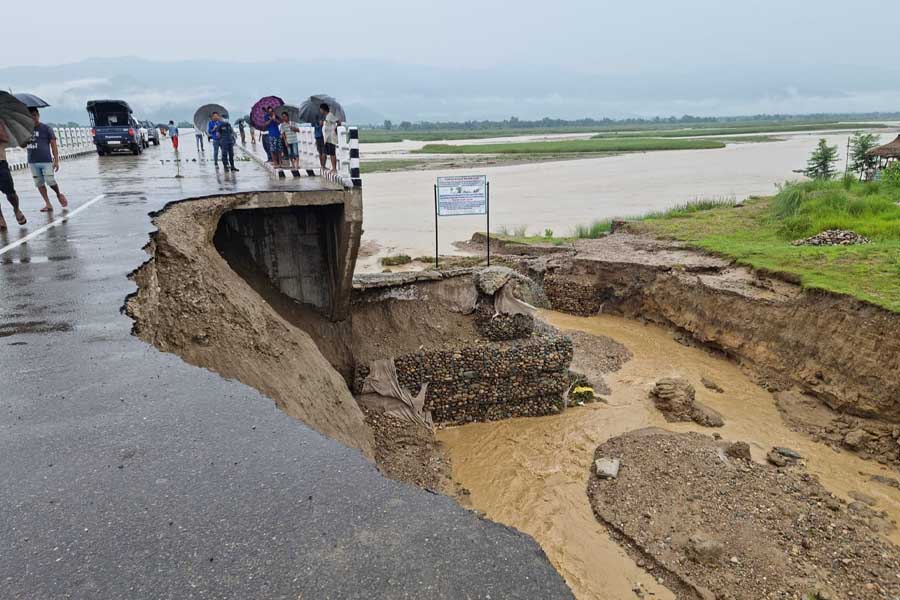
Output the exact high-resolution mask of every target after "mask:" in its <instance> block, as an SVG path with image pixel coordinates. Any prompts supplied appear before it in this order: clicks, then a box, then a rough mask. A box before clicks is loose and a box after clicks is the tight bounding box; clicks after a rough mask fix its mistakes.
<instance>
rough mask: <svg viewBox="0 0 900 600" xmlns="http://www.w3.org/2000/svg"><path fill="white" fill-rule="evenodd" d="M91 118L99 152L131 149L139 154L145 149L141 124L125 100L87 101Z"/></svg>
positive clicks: (106, 152)
mask: <svg viewBox="0 0 900 600" xmlns="http://www.w3.org/2000/svg"><path fill="white" fill-rule="evenodd" d="M87 111H88V115H89V116H90V118H91V135H92V136H93V137H94V145H95V146H96V147H97V154H99V155H100V156H105V155H108V154H112V153H113V152H116V151H121V150H130V151H131V153H132V154H134V155H138V154H140V153H141V152H143V151H144V145H143V142H142V140H141V127H140V124H139V123H138V122H137V121H136V120H135V119H134V117H133V116H132V110H131V107H130V106H128V103H127V102H125V101H124V100H91V101H90V102H88V103H87Z"/></svg>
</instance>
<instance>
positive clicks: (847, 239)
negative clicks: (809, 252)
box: [791, 229, 871, 246]
mask: <svg viewBox="0 0 900 600" xmlns="http://www.w3.org/2000/svg"><path fill="white" fill-rule="evenodd" d="M870 242H871V240H870V239H869V238H867V237H865V236H863V235H859V234H858V233H854V232H852V231H847V230H846V229H827V230H825V231H823V232H822V233H817V234H816V235H814V236H812V237H808V238H806V239H802V240H794V241H793V242H791V245H793V246H854V245H856V244H868V243H870Z"/></svg>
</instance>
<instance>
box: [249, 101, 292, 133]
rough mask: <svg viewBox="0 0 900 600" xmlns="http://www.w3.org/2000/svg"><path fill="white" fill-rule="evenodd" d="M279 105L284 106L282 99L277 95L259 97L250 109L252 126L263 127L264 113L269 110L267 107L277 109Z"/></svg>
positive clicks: (265, 116)
mask: <svg viewBox="0 0 900 600" xmlns="http://www.w3.org/2000/svg"><path fill="white" fill-rule="evenodd" d="M279 106H284V100H282V99H281V98H279V97H278V96H265V97H264V98H260V99H259V100H257V101H256V104H254V105H253V108H252V109H250V122H251V123H253V126H254V127H256V128H257V129H264V127H263V123H265V122H266V118H267V115H266V113H267V112H268V111H269V108H270V107H271V108H275V109H277V108H278V107H279Z"/></svg>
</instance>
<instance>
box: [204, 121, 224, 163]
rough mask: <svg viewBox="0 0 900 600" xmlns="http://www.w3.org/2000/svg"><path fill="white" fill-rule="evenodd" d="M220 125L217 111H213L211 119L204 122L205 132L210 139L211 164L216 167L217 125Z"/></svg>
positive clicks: (217, 152) (217, 156)
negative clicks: (211, 150)
mask: <svg viewBox="0 0 900 600" xmlns="http://www.w3.org/2000/svg"><path fill="white" fill-rule="evenodd" d="M221 125H222V121H221V117H220V116H219V113H217V112H213V114H212V119H210V120H209V123H207V124H206V133H207V134H208V135H209V139H211V140H212V146H213V164H214V165H216V168H217V169H218V168H219V127H220V126H221Z"/></svg>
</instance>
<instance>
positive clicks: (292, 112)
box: [275, 104, 303, 123]
mask: <svg viewBox="0 0 900 600" xmlns="http://www.w3.org/2000/svg"><path fill="white" fill-rule="evenodd" d="M283 112H286V113H287V114H288V119H290V120H291V121H294V122H295V123H301V122H303V119H301V118H300V109H299V108H297V107H296V106H292V105H290V104H284V105H282V106H279V107H278V108H276V109H275V114H276V115H278V118H279V119H280V118H281V113H283Z"/></svg>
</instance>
